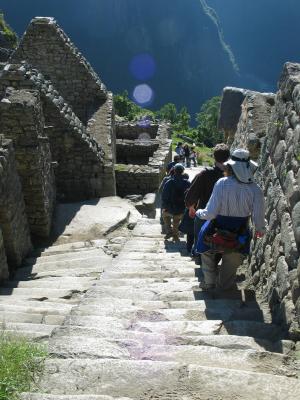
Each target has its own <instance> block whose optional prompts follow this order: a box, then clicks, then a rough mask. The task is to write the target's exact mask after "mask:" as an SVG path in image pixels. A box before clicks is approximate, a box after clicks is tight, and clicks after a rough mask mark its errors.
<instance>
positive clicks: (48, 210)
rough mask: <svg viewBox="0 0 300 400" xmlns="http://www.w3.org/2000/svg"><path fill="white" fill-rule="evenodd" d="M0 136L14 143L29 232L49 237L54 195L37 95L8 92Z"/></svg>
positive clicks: (0, 104) (0, 109)
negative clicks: (2, 135) (0, 134)
mask: <svg viewBox="0 0 300 400" xmlns="http://www.w3.org/2000/svg"><path fill="white" fill-rule="evenodd" d="M0 133H2V134H5V137H6V138H9V139H12V140H13V144H14V148H15V154H16V161H17V170H18V174H19V176H20V178H21V183H22V189H23V195H24V200H25V205H26V214H27V217H28V221H29V226H30V231H31V233H32V234H34V235H36V236H39V237H48V236H49V234H50V229H51V222H52V213H53V208H54V204H55V197H56V196H55V182H54V173H53V170H52V160H51V153H50V145H49V139H48V137H47V136H45V134H44V116H43V112H42V105H41V100H40V96H39V93H38V92H28V91H25V90H8V93H7V95H6V97H5V98H3V99H2V101H1V102H0Z"/></svg>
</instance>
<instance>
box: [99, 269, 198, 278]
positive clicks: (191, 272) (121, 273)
mask: <svg viewBox="0 0 300 400" xmlns="http://www.w3.org/2000/svg"><path fill="white" fill-rule="evenodd" d="M194 276H195V268H193V269H192V268H183V267H182V268H178V267H176V268H172V269H171V268H170V269H169V270H168V271H163V270H158V271H155V270H153V271H144V270H143V271H141V270H140V269H136V270H134V271H132V270H130V271H126V270H125V269H124V270H119V269H118V270H116V269H113V270H110V271H106V272H104V274H103V275H102V277H103V278H104V277H105V278H107V277H108V278H111V279H137V278H141V279H145V278H153V279H169V278H177V277H178V278H179V277H182V278H188V277H194Z"/></svg>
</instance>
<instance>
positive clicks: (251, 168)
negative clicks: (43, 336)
mask: <svg viewBox="0 0 300 400" xmlns="http://www.w3.org/2000/svg"><path fill="white" fill-rule="evenodd" d="M224 165H230V166H231V167H232V169H233V172H234V174H235V176H236V177H237V179H238V180H239V181H240V182H243V183H252V182H254V177H253V174H254V172H255V170H256V169H257V167H258V165H257V163H256V162H254V161H252V160H250V155H249V151H248V150H245V149H236V150H234V152H233V153H232V154H231V157H230V159H229V160H228V161H226V162H225V163H224Z"/></svg>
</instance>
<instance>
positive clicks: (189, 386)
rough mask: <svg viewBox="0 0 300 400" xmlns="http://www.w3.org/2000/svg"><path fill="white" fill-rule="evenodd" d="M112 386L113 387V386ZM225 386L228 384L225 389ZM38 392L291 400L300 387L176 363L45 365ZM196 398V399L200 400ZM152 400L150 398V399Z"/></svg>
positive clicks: (294, 382) (256, 375)
mask: <svg viewBox="0 0 300 400" xmlns="http://www.w3.org/2000/svg"><path fill="white" fill-rule="evenodd" d="M116 382H117V384H116ZM229 383H230V384H229ZM40 385H41V386H40V388H41V390H43V391H48V392H49V391H50V390H51V392H52V393H53V394H69V395H71V394H75V395H78V394H94V395H95V394H103V395H110V396H113V397H119V396H126V397H130V398H142V399H149V400H150V399H151V398H153V396H155V397H157V396H158V397H157V398H166V399H167V398H168V397H167V396H169V398H170V395H171V394H172V397H171V398H173V399H176V398H178V399H180V398H182V399H183V398H184V396H185V395H186V394H187V390H188V394H189V396H190V398H191V399H195V398H196V399H197V396H198V398H199V399H201V400H202V399H205V400H208V399H214V398H222V400H232V399H234V398H237V399H239V400H240V399H241V400H250V399H253V394H254V393H255V397H256V398H257V399H259V400H271V399H272V400H273V399H276V400H282V399H288V400H294V399H296V398H298V397H299V396H300V382H299V381H298V380H297V379H291V378H286V377H283V376H277V375H275V376H272V375H270V374H262V373H256V372H249V371H237V370H231V369H222V368H211V367H202V366H199V365H193V364H191V365H187V364H183V363H175V362H160V361H156V362H153V361H128V360H107V359H106V360H49V361H47V362H46V378H45V379H44V380H43V381H42V382H41V384H40ZM199 395H200V396H201V397H199ZM155 397H154V398H155Z"/></svg>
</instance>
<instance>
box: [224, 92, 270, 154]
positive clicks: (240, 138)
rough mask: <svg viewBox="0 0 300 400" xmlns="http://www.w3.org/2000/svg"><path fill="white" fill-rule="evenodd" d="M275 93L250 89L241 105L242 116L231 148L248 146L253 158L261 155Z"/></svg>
mask: <svg viewBox="0 0 300 400" xmlns="http://www.w3.org/2000/svg"><path fill="white" fill-rule="evenodd" d="M274 99H275V95H274V94H272V93H266V94H264V93H258V92H252V91H248V92H247V94H246V96H245V99H244V101H243V103H242V106H241V110H242V112H241V116H240V120H239V123H238V126H237V130H236V133H235V137H234V140H233V143H232V146H231V148H232V149H235V148H237V147H242V148H248V150H249V151H250V155H251V158H252V159H255V160H256V159H257V158H258V157H259V155H260V150H261V145H262V142H263V140H264V137H265V136H266V133H267V130H268V127H269V120H270V115H271V111H272V107H273V106H274Z"/></svg>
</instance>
